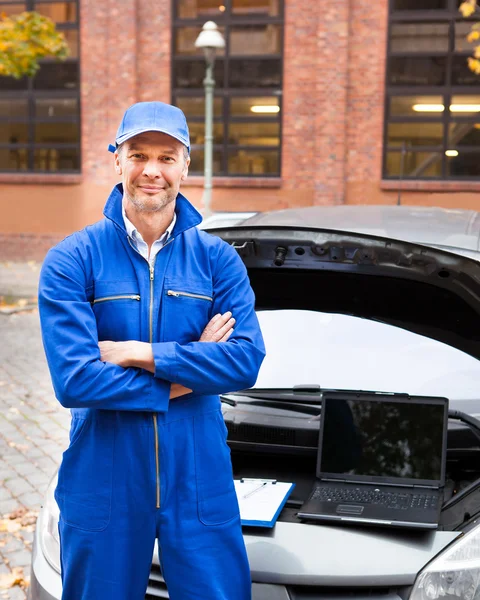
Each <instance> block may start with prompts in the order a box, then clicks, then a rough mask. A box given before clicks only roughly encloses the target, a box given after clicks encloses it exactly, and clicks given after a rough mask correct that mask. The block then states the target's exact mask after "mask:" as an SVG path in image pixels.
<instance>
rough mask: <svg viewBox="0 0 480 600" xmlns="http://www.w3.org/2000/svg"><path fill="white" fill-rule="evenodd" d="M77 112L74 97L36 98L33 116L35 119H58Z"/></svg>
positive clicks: (71, 115)
mask: <svg viewBox="0 0 480 600" xmlns="http://www.w3.org/2000/svg"><path fill="white" fill-rule="evenodd" d="M77 112H78V100H77V99H76V98H36V100H35V116H36V117H37V119H58V118H61V117H75V116H76V115H77Z"/></svg>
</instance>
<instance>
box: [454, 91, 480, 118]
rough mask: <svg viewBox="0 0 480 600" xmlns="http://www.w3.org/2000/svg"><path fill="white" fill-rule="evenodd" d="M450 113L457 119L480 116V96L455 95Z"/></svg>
mask: <svg viewBox="0 0 480 600" xmlns="http://www.w3.org/2000/svg"><path fill="white" fill-rule="evenodd" d="M450 112H451V113H452V115H453V116H457V117H474V116H476V115H478V114H480V96H474V95H468V96H467V95H465V94H461V95H460V94H454V95H453V96H452V100H451V103H450Z"/></svg>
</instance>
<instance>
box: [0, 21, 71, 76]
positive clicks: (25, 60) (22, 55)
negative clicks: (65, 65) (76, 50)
mask: <svg viewBox="0 0 480 600" xmlns="http://www.w3.org/2000/svg"><path fill="white" fill-rule="evenodd" d="M68 53H69V49H68V45H67V42H66V40H65V37H64V35H63V33H61V32H59V31H57V30H56V27H55V23H54V22H53V21H52V20H51V19H49V18H48V17H45V16H43V15H40V14H39V13H37V12H35V11H25V12H22V13H20V14H18V15H11V16H7V15H5V14H4V13H2V14H1V15H0V75H3V76H10V77H15V78H16V79H19V78H21V77H23V76H24V75H28V76H33V75H35V73H36V72H37V71H38V69H39V68H40V67H39V64H38V61H39V60H40V59H42V58H46V57H52V58H57V59H59V60H64V59H65V58H67V56H68Z"/></svg>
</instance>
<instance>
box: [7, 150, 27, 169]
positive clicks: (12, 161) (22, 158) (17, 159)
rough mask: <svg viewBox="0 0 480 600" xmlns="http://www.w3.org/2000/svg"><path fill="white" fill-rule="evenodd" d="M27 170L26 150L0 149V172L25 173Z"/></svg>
mask: <svg viewBox="0 0 480 600" xmlns="http://www.w3.org/2000/svg"><path fill="white" fill-rule="evenodd" d="M27 169H28V150H27V148H0V170H1V171H26V170H27Z"/></svg>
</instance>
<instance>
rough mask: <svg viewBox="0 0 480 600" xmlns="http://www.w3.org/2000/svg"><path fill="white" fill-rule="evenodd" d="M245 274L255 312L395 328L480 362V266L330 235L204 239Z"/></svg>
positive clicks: (403, 246) (249, 232) (401, 245)
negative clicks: (228, 249)
mask: <svg viewBox="0 0 480 600" xmlns="http://www.w3.org/2000/svg"><path fill="white" fill-rule="evenodd" d="M209 233H211V234H213V235H217V236H219V237H221V238H222V239H223V240H225V241H226V242H227V243H229V244H231V245H232V246H233V247H234V248H235V249H236V250H237V252H238V253H239V255H240V256H241V258H242V260H243V262H244V263H245V266H246V267H247V270H248V273H249V277H250V281H251V284H252V288H253V290H254V292H255V296H256V308H257V310H272V309H303V310H316V311H321V312H327V313H328V312H330V313H342V314H347V315H353V316H357V317H362V318H366V319H372V320H376V321H380V322H383V323H387V324H390V325H394V326H397V327H401V328H403V329H406V330H409V331H412V332H414V333H417V334H420V335H423V336H426V337H429V338H432V339H435V340H438V341H440V342H444V343H446V344H448V345H450V346H452V347H454V348H457V349H459V350H462V351H463V352H465V353H467V354H470V355H471V356H473V357H475V358H477V359H478V358H480V263H479V262H478V261H476V260H474V259H472V258H468V257H466V256H461V255H458V254H454V253H452V252H446V251H444V250H439V249H437V248H432V247H429V246H424V245H421V244H416V243H410V242H403V241H399V240H394V239H388V238H382V237H376V236H373V235H365V234H359V233H351V232H347V231H345V232H343V231H338V230H328V229H314V228H307V227H283V226H281V227H278V226H277V227H262V226H257V227H254V226H244V227H234V228H224V229H213V230H211V231H209Z"/></svg>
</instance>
